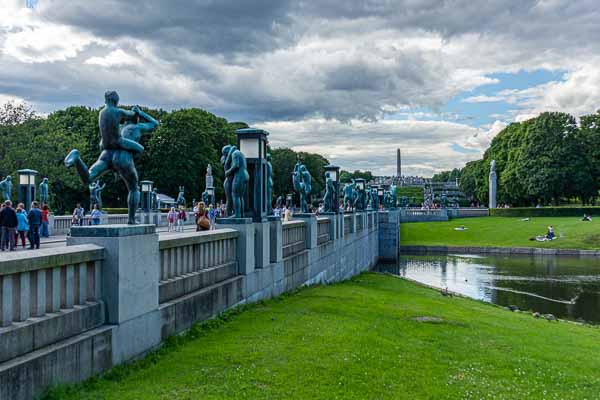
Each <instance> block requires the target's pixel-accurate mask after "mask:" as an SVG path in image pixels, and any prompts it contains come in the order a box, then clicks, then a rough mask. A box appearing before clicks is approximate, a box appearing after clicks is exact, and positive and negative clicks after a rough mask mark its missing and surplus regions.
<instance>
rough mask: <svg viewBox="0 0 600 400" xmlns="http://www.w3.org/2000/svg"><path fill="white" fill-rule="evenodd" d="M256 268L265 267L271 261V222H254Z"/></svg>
mask: <svg viewBox="0 0 600 400" xmlns="http://www.w3.org/2000/svg"><path fill="white" fill-rule="evenodd" d="M253 225H254V260H255V261H254V262H255V265H254V268H259V269H260V268H264V267H266V266H267V265H269V263H270V261H271V245H270V243H269V236H271V235H270V231H271V224H270V223H269V222H255V223H254V224H253Z"/></svg>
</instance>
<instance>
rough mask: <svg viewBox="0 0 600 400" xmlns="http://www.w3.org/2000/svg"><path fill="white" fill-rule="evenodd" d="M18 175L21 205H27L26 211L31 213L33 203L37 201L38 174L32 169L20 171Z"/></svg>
mask: <svg viewBox="0 0 600 400" xmlns="http://www.w3.org/2000/svg"><path fill="white" fill-rule="evenodd" d="M17 174H18V176H19V196H18V199H19V203H23V204H25V209H26V210H27V211H29V207H30V206H31V202H32V201H33V200H34V199H35V176H36V175H37V174H38V172H37V171H34V170H32V169H20V170H18V171H17Z"/></svg>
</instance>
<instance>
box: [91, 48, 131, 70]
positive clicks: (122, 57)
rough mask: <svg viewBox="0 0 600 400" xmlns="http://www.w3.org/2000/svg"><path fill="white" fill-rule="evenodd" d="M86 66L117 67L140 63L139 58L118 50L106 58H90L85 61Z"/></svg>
mask: <svg viewBox="0 0 600 400" xmlns="http://www.w3.org/2000/svg"><path fill="white" fill-rule="evenodd" d="M85 64H91V65H100V66H102V67H114V66H117V65H138V64H140V61H139V59H138V58H136V57H134V56H132V55H130V54H127V53H125V52H124V51H123V50H122V49H116V50H113V51H111V52H110V53H108V54H107V55H105V56H104V57H90V58H88V59H87V60H85Z"/></svg>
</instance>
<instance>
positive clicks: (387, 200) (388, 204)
mask: <svg viewBox="0 0 600 400" xmlns="http://www.w3.org/2000/svg"><path fill="white" fill-rule="evenodd" d="M392 202H393V199H392V192H390V191H389V190H386V191H385V192H384V193H383V206H384V207H385V208H387V209H390V208H392V207H393V206H392Z"/></svg>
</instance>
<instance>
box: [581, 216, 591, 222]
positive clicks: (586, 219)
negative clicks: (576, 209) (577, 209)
mask: <svg viewBox="0 0 600 400" xmlns="http://www.w3.org/2000/svg"><path fill="white" fill-rule="evenodd" d="M581 220H582V221H587V222H592V216H591V215H587V214H583V218H582V219H581Z"/></svg>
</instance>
